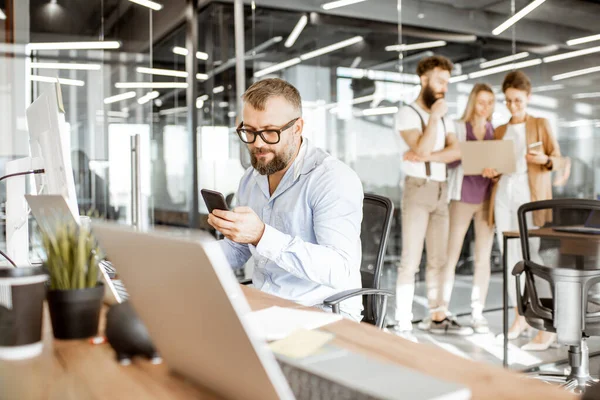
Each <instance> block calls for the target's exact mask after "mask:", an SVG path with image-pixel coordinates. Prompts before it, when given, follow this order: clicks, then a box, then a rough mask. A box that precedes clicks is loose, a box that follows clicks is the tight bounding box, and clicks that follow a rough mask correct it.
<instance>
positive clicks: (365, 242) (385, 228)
mask: <svg viewBox="0 0 600 400" xmlns="http://www.w3.org/2000/svg"><path fill="white" fill-rule="evenodd" d="M393 214H394V204H393V203H392V201H391V200H390V199H388V198H387V197H383V196H378V195H376V194H371V193H365V197H364V200H363V220H362V226H361V233H360V240H361V243H362V261H361V266H360V274H361V278H362V287H363V288H373V289H378V288H379V280H380V277H381V273H382V269H383V260H384V258H385V253H386V249H387V240H388V237H389V234H390V229H391V226H392V217H393ZM376 302H377V300H376V298H374V297H373V296H365V297H364V300H363V303H364V304H363V305H364V308H365V312H364V319H363V321H366V322H370V321H375V318H376V316H377V315H376V313H377V307H376V306H377V304H376ZM384 312H385V310H384Z"/></svg>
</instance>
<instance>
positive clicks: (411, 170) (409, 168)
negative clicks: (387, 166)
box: [396, 103, 455, 182]
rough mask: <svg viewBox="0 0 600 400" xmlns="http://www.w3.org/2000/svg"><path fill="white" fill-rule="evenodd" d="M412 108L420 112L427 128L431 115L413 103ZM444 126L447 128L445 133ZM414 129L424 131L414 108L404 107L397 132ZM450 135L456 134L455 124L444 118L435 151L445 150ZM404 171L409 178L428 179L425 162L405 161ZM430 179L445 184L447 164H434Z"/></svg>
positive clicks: (436, 140)
mask: <svg viewBox="0 0 600 400" xmlns="http://www.w3.org/2000/svg"><path fill="white" fill-rule="evenodd" d="M411 106H413V107H414V108H415V109H416V110H417V111H418V112H419V114H420V115H421V117H422V118H423V121H424V122H425V126H427V123H428V122H429V113H428V112H427V111H425V110H423V109H422V108H421V107H419V105H418V104H417V103H413V104H411ZM442 121H443V122H442ZM444 124H445V126H446V129H445V131H444ZM412 129H417V130H419V131H422V125H421V119H420V118H419V116H418V115H417V113H416V112H415V110H413V109H412V108H410V107H408V106H405V107H402V108H401V109H400V110H399V111H398V114H396V131H397V132H400V131H409V130H412ZM448 133H455V129H454V123H453V122H452V120H451V119H447V118H442V120H440V122H439V123H438V129H437V137H436V139H435V144H434V146H433V151H440V150H443V149H444V147H445V146H446V134H448ZM402 169H403V170H404V173H405V174H406V175H407V176H412V177H415V178H427V174H426V173H425V163H424V162H412V161H403V162H402ZM430 178H431V180H434V181H438V182H444V181H445V180H446V164H444V163H437V162H432V163H431V177H430Z"/></svg>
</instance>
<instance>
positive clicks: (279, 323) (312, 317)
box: [244, 307, 342, 341]
mask: <svg viewBox="0 0 600 400" xmlns="http://www.w3.org/2000/svg"><path fill="white" fill-rule="evenodd" d="M244 319H245V320H246V322H248V323H249V324H250V326H251V329H252V330H253V332H254V333H255V334H257V335H258V336H260V337H261V338H263V339H265V340H269V341H271V340H279V339H283V338H285V337H288V336H289V335H291V334H292V333H293V332H295V331H297V330H299V329H305V330H311V329H317V328H320V327H322V326H324V325H327V324H331V323H333V322H336V321H339V320H341V319H342V316H341V315H339V314H331V313H326V312H319V311H306V310H296V309H293V308H284V307H269V308H265V309H264V310H260V311H254V312H251V313H249V314H247V315H246V316H245V317H244Z"/></svg>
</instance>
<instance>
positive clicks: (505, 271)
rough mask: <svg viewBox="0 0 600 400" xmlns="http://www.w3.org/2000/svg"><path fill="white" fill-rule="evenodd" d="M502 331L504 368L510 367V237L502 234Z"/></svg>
mask: <svg viewBox="0 0 600 400" xmlns="http://www.w3.org/2000/svg"><path fill="white" fill-rule="evenodd" d="M502 242H503V247H502V331H503V339H504V343H503V345H504V358H503V360H502V365H503V366H504V368H507V367H508V265H507V263H508V257H507V255H506V254H507V251H506V250H507V247H508V246H507V243H508V238H507V237H506V236H504V235H503V236H502Z"/></svg>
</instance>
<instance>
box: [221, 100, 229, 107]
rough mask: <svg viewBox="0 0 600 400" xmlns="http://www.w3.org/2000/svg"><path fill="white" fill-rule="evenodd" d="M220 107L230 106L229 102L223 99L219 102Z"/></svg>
mask: <svg viewBox="0 0 600 400" xmlns="http://www.w3.org/2000/svg"><path fill="white" fill-rule="evenodd" d="M219 107H221V108H225V107H229V103H228V102H226V101H222V102H220V103H219Z"/></svg>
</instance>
